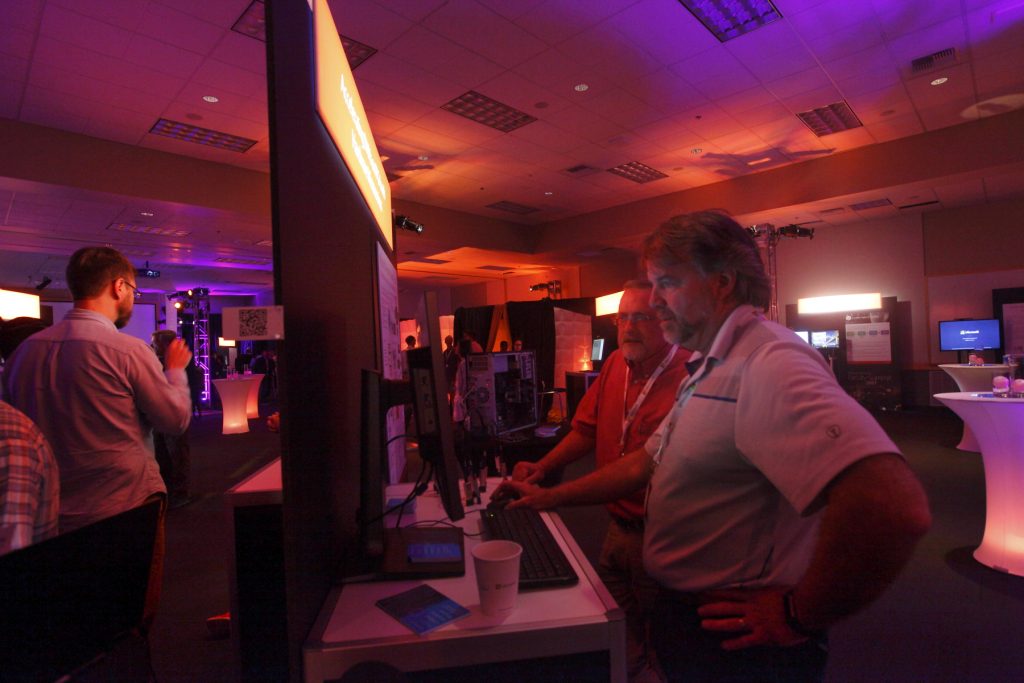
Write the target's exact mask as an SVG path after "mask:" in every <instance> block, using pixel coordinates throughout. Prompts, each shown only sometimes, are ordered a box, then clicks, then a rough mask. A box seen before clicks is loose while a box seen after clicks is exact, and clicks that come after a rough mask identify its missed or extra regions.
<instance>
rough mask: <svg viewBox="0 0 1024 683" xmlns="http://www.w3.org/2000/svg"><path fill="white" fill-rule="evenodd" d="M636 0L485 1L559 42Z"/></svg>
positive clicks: (550, 41) (538, 34)
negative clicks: (596, 0)
mask: <svg viewBox="0 0 1024 683" xmlns="http://www.w3.org/2000/svg"><path fill="white" fill-rule="evenodd" d="M634 2H636V0H604V1H602V2H592V0H560V1H557V2H555V1H553V0H543V1H540V0H538V1H535V2H527V1H526V0H522V1H518V0H517V2H508V1H507V0H492V1H489V2H484V4H485V5H487V6H488V7H490V8H491V9H492V10H494V11H495V12H498V13H499V14H501V15H503V16H505V17H507V18H509V19H513V20H514V21H515V23H516V24H517V25H518V26H520V27H522V28H523V29H525V30H526V31H528V32H530V33H531V34H533V35H534V36H536V37H538V38H540V39H541V40H543V41H544V42H545V43H547V44H549V45H555V44H557V43H560V42H562V41H564V40H566V39H568V38H569V37H571V36H574V35H576V34H577V33H580V32H582V31H585V30H586V29H588V28H590V27H591V26H593V25H595V24H598V23H600V22H602V21H604V20H605V19H606V18H608V17H610V16H611V15H613V14H616V13H618V12H620V11H621V10H623V9H624V8H626V7H628V6H629V5H631V4H633V3H634Z"/></svg>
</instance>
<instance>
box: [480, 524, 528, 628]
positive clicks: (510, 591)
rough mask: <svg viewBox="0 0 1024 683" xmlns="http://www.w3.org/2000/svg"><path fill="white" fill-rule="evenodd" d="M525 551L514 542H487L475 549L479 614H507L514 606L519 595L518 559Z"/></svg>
mask: <svg viewBox="0 0 1024 683" xmlns="http://www.w3.org/2000/svg"><path fill="white" fill-rule="evenodd" d="M522 554H523V548H522V546H520V545H519V544H518V543H514V542H512V541H484V542H483V543H479V544H477V545H476V546H474V547H473V567H474V568H475V569H476V586H477V588H478V589H479V590H480V611H481V612H483V613H484V614H505V613H507V612H510V611H512V607H513V606H515V602H516V594H517V593H518V592H519V557H520V555H522Z"/></svg>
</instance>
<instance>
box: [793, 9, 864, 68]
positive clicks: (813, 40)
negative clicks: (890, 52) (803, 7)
mask: <svg viewBox="0 0 1024 683" xmlns="http://www.w3.org/2000/svg"><path fill="white" fill-rule="evenodd" d="M800 34H801V37H803V38H804V39H805V40H806V41H807V47H808V49H810V51H811V53H812V54H814V56H815V57H817V58H818V61H820V62H833V61H836V60H839V59H843V58H844V57H848V56H849V55H852V54H855V53H857V52H863V51H864V50H866V49H869V48H877V47H882V48H883V49H884V39H883V37H882V30H881V28H880V27H879V26H878V24H877V23H876V22H875V21H874V19H870V20H868V21H863V22H861V23H858V24H853V25H850V26H847V27H845V28H842V29H839V30H837V31H835V32H832V33H824V32H821V33H819V32H817V31H816V30H814V29H812V30H811V31H806V30H800Z"/></svg>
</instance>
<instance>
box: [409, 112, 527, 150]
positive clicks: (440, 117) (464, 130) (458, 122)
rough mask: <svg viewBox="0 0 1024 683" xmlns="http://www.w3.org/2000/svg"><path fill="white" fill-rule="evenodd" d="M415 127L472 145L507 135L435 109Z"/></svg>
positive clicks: (421, 118)
mask: <svg viewBox="0 0 1024 683" xmlns="http://www.w3.org/2000/svg"><path fill="white" fill-rule="evenodd" d="M415 125H416V126H419V127H420V128H425V129H427V130H429V131H432V132H435V133H441V134H442V135H447V136H449V137H453V138H455V139H457V140H462V141H463V142H467V143H469V144H470V145H479V144H482V143H484V142H486V141H488V140H493V139H494V138H497V137H501V136H502V135H505V133H502V132H501V131H499V130H495V129H493V128H491V127H489V126H484V125H481V124H479V123H477V122H476V121H470V120H469V119H467V118H464V117H462V116H457V115H455V114H453V113H451V112H449V111H445V110H443V109H434V110H433V111H429V112H427V113H426V114H424V115H423V116H421V117H419V118H418V119H416V121H415ZM535 125H537V124H536V123H531V124H530V125H529V126H525V127H526V128H529V127H531V126H535Z"/></svg>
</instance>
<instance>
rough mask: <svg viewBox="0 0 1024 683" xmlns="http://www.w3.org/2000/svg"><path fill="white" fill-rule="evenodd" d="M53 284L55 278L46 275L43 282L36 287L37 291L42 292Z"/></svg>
mask: <svg viewBox="0 0 1024 683" xmlns="http://www.w3.org/2000/svg"><path fill="white" fill-rule="evenodd" d="M51 282H53V278H51V277H50V276H49V275H44V276H43V280H42V282H40V283H39V284H38V285H36V289H37V290H39V291H42V290H44V289H46V288H47V287H49V286H50V283H51Z"/></svg>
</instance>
